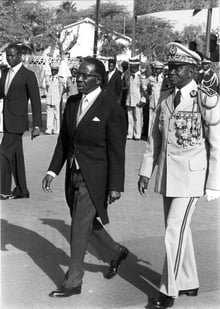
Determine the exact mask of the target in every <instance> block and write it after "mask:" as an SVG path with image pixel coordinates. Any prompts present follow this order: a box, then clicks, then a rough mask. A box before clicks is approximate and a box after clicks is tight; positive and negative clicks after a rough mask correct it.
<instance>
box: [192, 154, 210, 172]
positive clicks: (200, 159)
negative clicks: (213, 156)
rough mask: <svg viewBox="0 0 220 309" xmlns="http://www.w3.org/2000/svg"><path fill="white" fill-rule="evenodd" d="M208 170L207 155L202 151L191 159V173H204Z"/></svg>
mask: <svg viewBox="0 0 220 309" xmlns="http://www.w3.org/2000/svg"><path fill="white" fill-rule="evenodd" d="M206 168H207V158H206V153H205V152H203V151H201V152H200V153H199V154H198V155H196V156H194V157H192V158H190V159H189V169H190V171H192V172H194V171H202V170H205V169H206Z"/></svg>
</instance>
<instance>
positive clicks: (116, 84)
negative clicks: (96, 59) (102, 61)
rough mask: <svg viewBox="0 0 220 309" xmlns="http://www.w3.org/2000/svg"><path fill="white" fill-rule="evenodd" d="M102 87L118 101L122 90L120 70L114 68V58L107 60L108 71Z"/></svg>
mask: <svg viewBox="0 0 220 309" xmlns="http://www.w3.org/2000/svg"><path fill="white" fill-rule="evenodd" d="M104 88H105V89H106V90H108V91H109V92H110V93H111V94H112V95H113V96H114V97H115V98H116V100H117V102H118V103H120V99H121V91H122V80H121V72H120V71H119V70H118V69H117V68H116V60H115V59H109V60H108V71H107V72H106V74H105V82H104Z"/></svg>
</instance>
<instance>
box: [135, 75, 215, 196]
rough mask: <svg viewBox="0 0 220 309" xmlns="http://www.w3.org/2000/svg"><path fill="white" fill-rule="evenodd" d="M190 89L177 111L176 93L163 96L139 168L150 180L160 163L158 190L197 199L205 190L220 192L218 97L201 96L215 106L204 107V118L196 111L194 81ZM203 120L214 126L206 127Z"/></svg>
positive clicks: (195, 87)
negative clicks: (174, 100) (174, 102)
mask: <svg viewBox="0 0 220 309" xmlns="http://www.w3.org/2000/svg"><path fill="white" fill-rule="evenodd" d="M188 90H189V91H188V93H187V94H185V96H184V98H183V100H182V101H181V102H180V104H179V105H178V106H177V107H176V109H175V110H174V106H173V99H174V92H173V90H167V91H164V92H163V93H161V97H160V102H159V107H158V110H157V116H156V119H155V123H154V126H153V130H152V135H151V136H150V137H149V140H148V142H147V145H146V150H145V153H144V155H143V160H142V164H141V168H140V175H143V176H146V177H149V178H150V177H151V174H152V172H153V169H154V167H155V166H156V164H158V168H157V175H156V183H155V191H156V192H158V193H161V194H163V195H164V196H170V197H193V196H195V197H198V196H202V195H203V194H204V190H205V188H207V189H213V190H220V124H219V122H218V120H219V114H220V107H219V97H218V96H215V97H210V98H209V97H207V96H206V95H204V94H202V100H203V101H206V103H207V106H208V104H209V103H210V106H212V107H213V106H215V107H214V108H210V109H207V108H204V109H205V111H203V117H202V116H201V113H200V112H199V110H198V109H197V107H198V104H197V97H198V91H197V90H198V89H197V84H196V82H195V81H194V80H193V81H191V82H190V84H189V85H188ZM213 100H215V102H216V104H214V105H213ZM209 101H210V102H209ZM194 108H195V110H194V113H193V112H192V111H193V109H194ZM204 117H205V118H206V119H205V121H207V122H209V123H212V124H214V125H207V126H203V124H202V123H203V122H204V119H203V118H204ZM217 118H218V119H217ZM216 119H217V120H216ZM204 128H205V130H204ZM204 131H205V132H204Z"/></svg>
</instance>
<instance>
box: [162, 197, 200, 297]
mask: <svg viewBox="0 0 220 309" xmlns="http://www.w3.org/2000/svg"><path fill="white" fill-rule="evenodd" d="M197 201H198V198H172V197H164V216H165V227H166V229H165V249H166V257H165V261H164V267H163V273H162V277H161V282H160V292H162V293H163V294H165V295H168V296H172V297H178V294H179V291H180V290H191V289H197V288H199V279H198V274H197V268H196V260H195V255H194V248H193V242H192V234H191V230H190V222H191V218H192V214H193V212H194V209H195V205H196V203H197Z"/></svg>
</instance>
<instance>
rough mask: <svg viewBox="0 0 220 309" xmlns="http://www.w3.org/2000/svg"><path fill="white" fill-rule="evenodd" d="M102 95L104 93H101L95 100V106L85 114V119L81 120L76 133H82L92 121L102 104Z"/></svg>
mask: <svg viewBox="0 0 220 309" xmlns="http://www.w3.org/2000/svg"><path fill="white" fill-rule="evenodd" d="M101 95H102V93H100V94H99V95H98V97H97V98H96V99H95V101H94V102H93V104H92V105H91V106H90V107H89V109H88V110H87V112H86V113H85V115H84V116H83V118H82V119H81V120H80V122H79V123H78V125H77V126H76V132H80V131H81V130H82V129H83V128H85V127H86V125H87V123H88V121H91V118H92V115H94V114H95V110H96V108H97V106H99V104H101ZM78 106H79V105H78ZM77 110H78V109H77ZM76 116H77V115H76Z"/></svg>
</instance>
